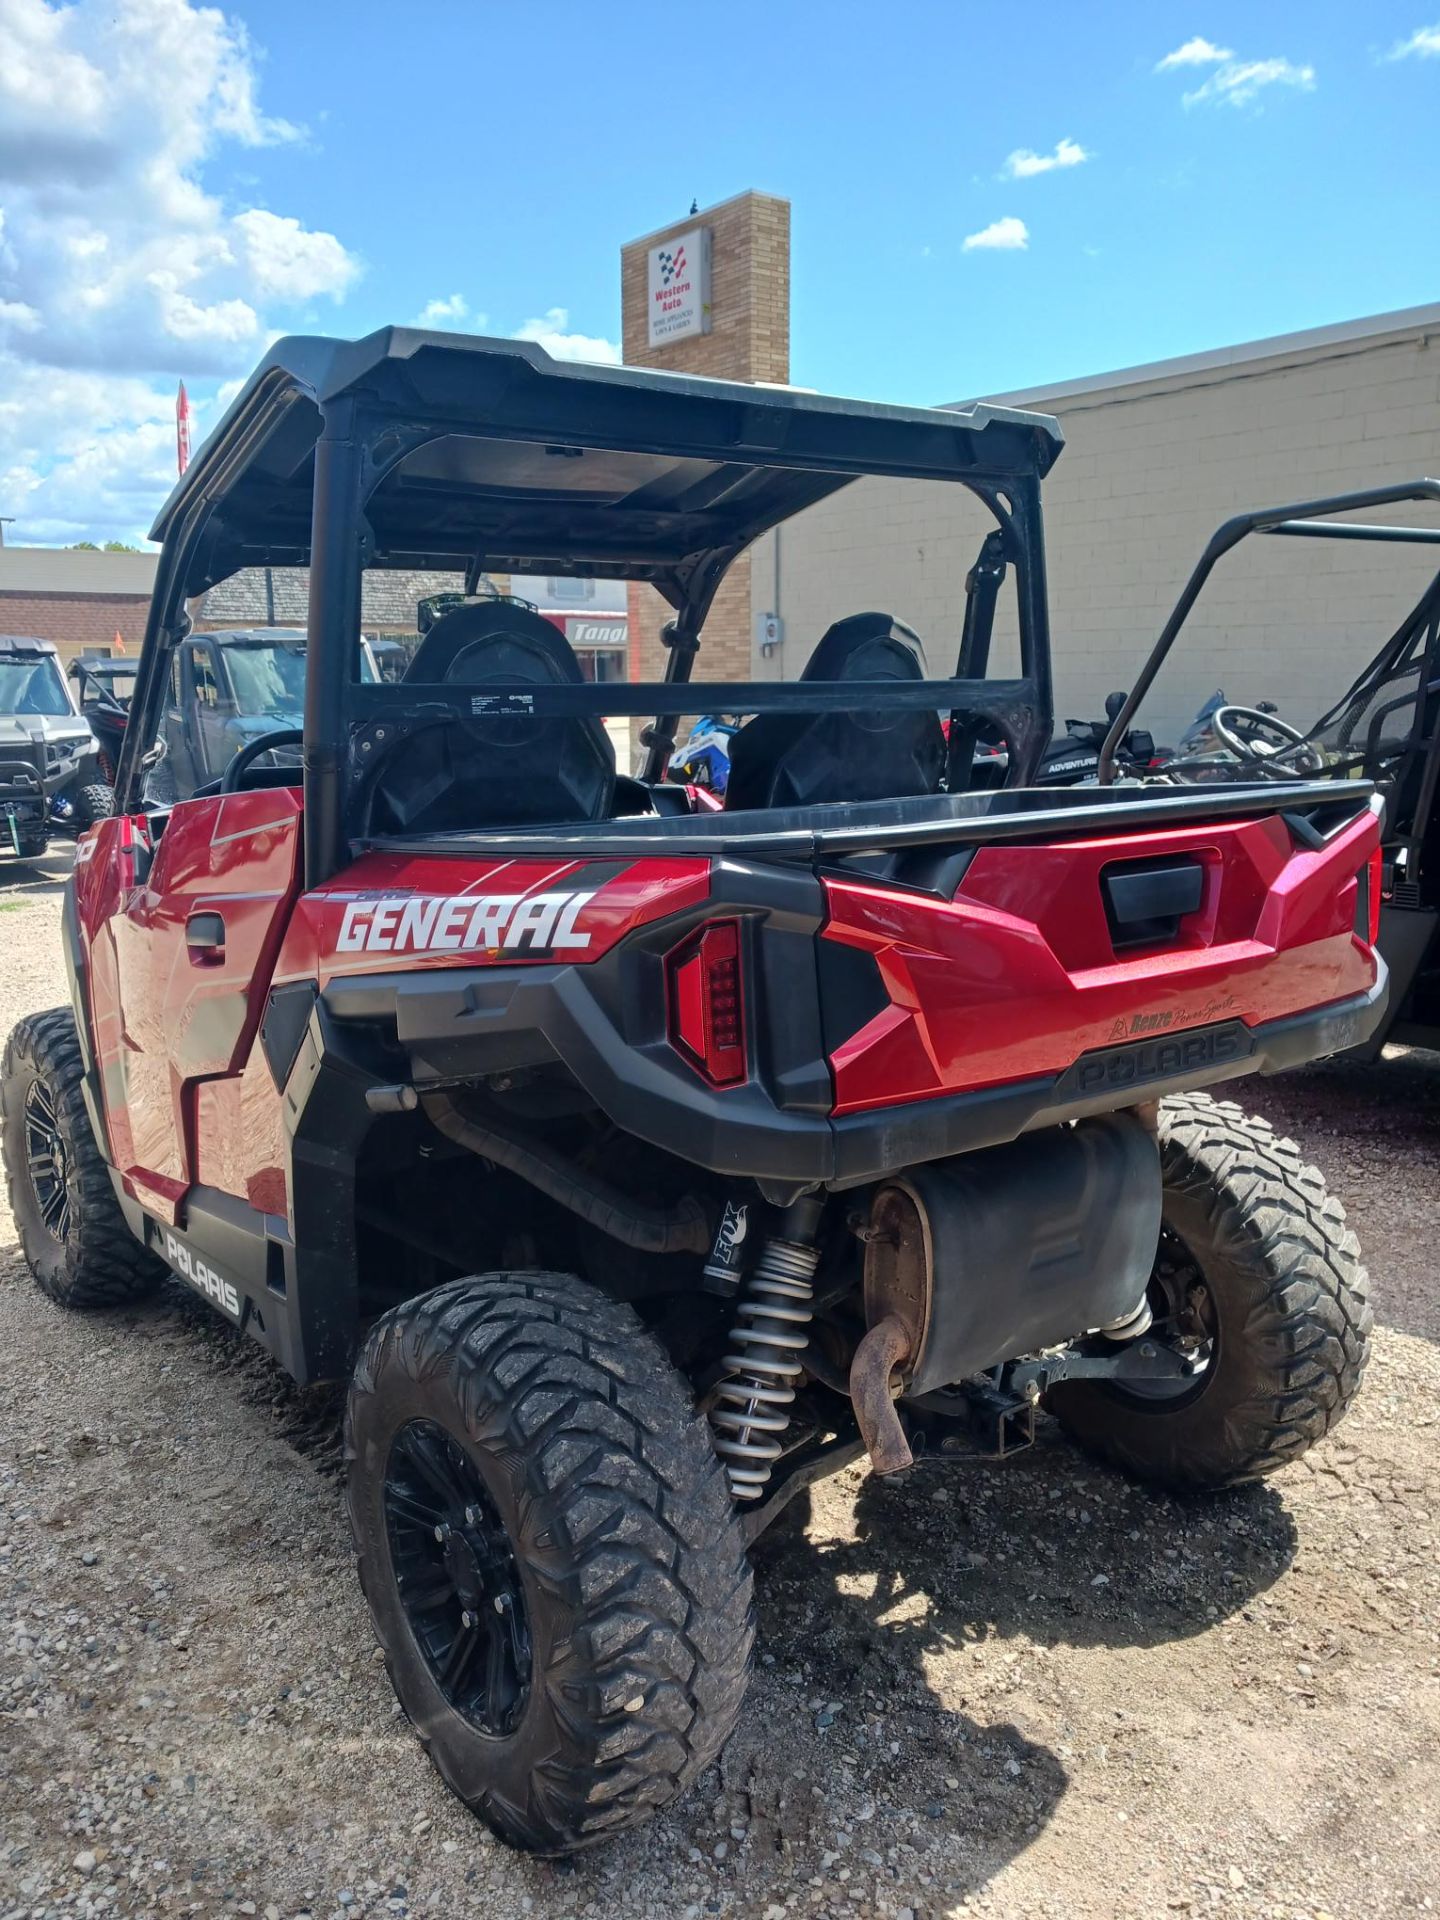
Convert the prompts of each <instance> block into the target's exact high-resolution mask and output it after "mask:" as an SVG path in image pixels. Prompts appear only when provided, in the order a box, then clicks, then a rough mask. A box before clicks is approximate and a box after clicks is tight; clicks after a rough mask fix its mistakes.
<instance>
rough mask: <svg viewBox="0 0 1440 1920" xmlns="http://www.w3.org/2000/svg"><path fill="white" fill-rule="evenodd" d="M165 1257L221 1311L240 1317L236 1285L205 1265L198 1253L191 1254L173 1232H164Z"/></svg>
mask: <svg viewBox="0 0 1440 1920" xmlns="http://www.w3.org/2000/svg"><path fill="white" fill-rule="evenodd" d="M165 1258H166V1259H167V1260H168V1261H169V1262H170V1264H171V1266H172V1267H174V1269H175V1271H176V1272H177V1273H178V1274H179V1275H180V1277H181V1279H182V1280H188V1281H189V1282H190V1284H191V1286H192V1287H194V1289H195V1291H196V1292H197V1293H201V1294H204V1296H205V1298H206V1299H207V1300H211V1301H213V1302H214V1303H215V1305H216V1306H217V1307H219V1309H220V1311H221V1312H222V1313H228V1314H229V1316H230V1318H231V1319H232V1320H238V1319H239V1318H240V1295H239V1294H238V1292H237V1291H236V1290H235V1288H234V1287H233V1286H232V1285H231V1284H230V1282H229V1281H228V1280H226V1279H225V1278H223V1276H222V1275H220V1274H218V1273H216V1271H215V1269H214V1268H213V1267H209V1266H206V1264H205V1262H204V1261H203V1260H202V1259H201V1258H200V1256H199V1254H197V1253H192V1252H191V1251H190V1249H189V1247H187V1246H186V1245H185V1242H184V1241H183V1240H177V1239H176V1238H175V1236H174V1234H173V1233H167V1234H166V1235H165Z"/></svg>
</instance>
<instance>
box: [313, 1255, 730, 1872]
mask: <svg viewBox="0 0 1440 1920" xmlns="http://www.w3.org/2000/svg"><path fill="white" fill-rule="evenodd" d="M345 1452H346V1461H347V1465H348V1487H347V1498H348V1503H349V1511H350V1525H351V1530H352V1532H353V1535H354V1539H355V1548H356V1553H357V1556H358V1559H359V1567H360V1579H361V1584H362V1586H363V1587H364V1590H365V1596H366V1599H367V1600H368V1601H369V1603H370V1610H371V1613H372V1615H373V1616H374V1621H375V1629H376V1633H377V1635H378V1637H379V1640H380V1644H381V1646H382V1647H383V1648H384V1651H385V1656H386V1662H387V1665H388V1667H389V1671H390V1677H391V1680H392V1682H393V1684H394V1687H395V1691H396V1693H397V1695H398V1696H399V1698H400V1702H401V1704H402V1706H403V1707H404V1708H405V1711H406V1712H407V1713H408V1714H409V1716H410V1719H411V1720H412V1721H413V1723H414V1725H415V1727H416V1730H417V1731H418V1733H419V1735H420V1738H421V1740H422V1741H423V1743H424V1745H425V1747H426V1749H427V1750H428V1752H429V1754H430V1757H431V1759H432V1760H433V1761H434V1763H435V1765H436V1767H437V1768H438V1769H439V1771H440V1773H441V1775H442V1776H443V1777H444V1779H445V1781H446V1783H447V1785H448V1786H449V1787H450V1788H451V1789H452V1790H453V1791H454V1792H455V1793H456V1794H458V1795H459V1797H460V1798H461V1799H462V1800H464V1801H465V1802H466V1804H467V1805H468V1806H470V1807H471V1808H472V1810H473V1811H474V1812H476V1813H477V1814H479V1815H480V1817H481V1818H482V1819H483V1820H484V1821H486V1823H487V1824H488V1825H489V1826H491V1827H493V1828H494V1830H495V1831H496V1832H497V1833H498V1834H500V1835H501V1837H502V1838H503V1839H505V1840H508V1841H509V1842H510V1843H511V1844H512V1845H514V1846H519V1847H524V1848H527V1849H530V1850H532V1851H535V1852H543V1853H566V1852H571V1851H573V1850H575V1849H577V1848H580V1847H584V1846H588V1845H592V1844H593V1843H595V1842H596V1841H599V1840H603V1839H607V1838H609V1837H610V1836H611V1835H612V1834H615V1833H618V1832H620V1831H622V1830H623V1829H624V1828H626V1827H630V1826H633V1825H635V1824H636V1823H637V1822H639V1821H640V1820H642V1819H644V1818H646V1817H647V1816H648V1815H649V1814H650V1813H652V1812H654V1811H655V1810H656V1809H657V1808H659V1807H663V1806H665V1805H666V1804H667V1803H668V1802H669V1801H671V1800H672V1799H674V1798H675V1796H676V1795H677V1794H678V1793H680V1792H681V1791H683V1789H684V1788H685V1787H687V1786H688V1785H689V1784H690V1782H691V1781H692V1780H694V1778H695V1777H696V1775H697V1774H698V1773H699V1772H700V1770H701V1769H702V1768H703V1767H704V1766H705V1765H706V1764H707V1763H708V1762H709V1761H710V1760H711V1759H713V1758H714V1756H715V1754H716V1753H717V1752H718V1751H719V1749H720V1747H721V1745H722V1744H723V1742H724V1740H725V1738H726V1736H727V1734H728V1733H729V1731H730V1729H731V1727H732V1726H733V1724H734V1721H735V1717H736V1715H737V1713H738V1712H739V1709H740V1703H741V1700H742V1699H743V1697H744V1692H745V1684H746V1680H747V1677H748V1672H749V1663H750V1652H751V1645H752V1641H753V1637H754V1622H753V1612H752V1605H751V1578H750V1570H749V1566H748V1563H747V1561H746V1557H745V1551H744V1546H743V1543H742V1540H741V1533H740V1527H739V1524H738V1522H737V1520H736V1518H735V1515H734V1510H733V1508H732V1505H731V1501H730V1495H729V1492H728V1490H727V1488H726V1484H725V1477H724V1474H723V1472H722V1470H721V1468H720V1465H719V1463H718V1461H717V1459H716V1457H715V1454H714V1452H713V1450H712V1448H711V1445H710V1440H709V1436H708V1434H707V1432H706V1429H705V1427H704V1425H703V1423H702V1422H701V1421H700V1420H699V1419H698V1418H697V1416H696V1414H695V1411H694V1408H693V1406H692V1404H691V1399H690V1393H689V1389H688V1387H687V1385H686V1383H685V1381H684V1380H683V1378H682V1377H681V1376H680V1374H678V1373H677V1372H676V1371H675V1369H674V1368H673V1367H672V1366H671V1365H670V1363H669V1362H668V1360H667V1359H666V1358H665V1355H664V1354H663V1352H662V1351H661V1349H660V1347H659V1346H658V1344H657V1343H656V1342H655V1341H654V1340H653V1339H652V1338H651V1336H650V1335H649V1334H647V1333H646V1332H645V1331H644V1329H643V1328H642V1327H641V1325H640V1322H639V1320H638V1319H637V1318H636V1316H635V1314H634V1313H633V1312H632V1311H631V1309H630V1308H629V1307H627V1306H623V1305H620V1304H618V1303H616V1302H614V1301H612V1300H609V1299H607V1298H606V1297H605V1296H604V1295H603V1294H601V1293H599V1292H598V1291H597V1290H596V1289H595V1288H593V1287H590V1286H587V1285H586V1284H585V1283H584V1282H583V1281H580V1280H576V1279H574V1278H572V1277H571V1276H569V1275H566V1274H554V1273H540V1272H518V1273H497V1274H486V1275H483V1276H481V1277H479V1278H476V1279H468V1280H460V1281H456V1282H455V1283H454V1284H453V1285H450V1286H446V1287H441V1288H439V1289H437V1290H436V1291H435V1292H434V1293H430V1294H426V1295H423V1296H422V1297H421V1298H420V1299H418V1300H413V1301H409V1302H407V1303H406V1304H405V1305H404V1306H401V1307H398V1308H396V1309H395V1310H394V1311H393V1312H391V1313H389V1314H387V1315H385V1317H384V1318H383V1319H382V1320H380V1321H379V1322H378V1323H377V1324H376V1326H375V1328H374V1330H373V1331H372V1333H371V1336H370V1339H369V1341H368V1342H367V1344H366V1348H365V1351H364V1353H363V1355H362V1356H361V1360H360V1363H359V1366H358V1367H357V1369H356V1374H355V1380H354V1384H353V1386H352V1389H351V1394H350V1403H349V1408H348V1412H347V1416H346V1428H345Z"/></svg>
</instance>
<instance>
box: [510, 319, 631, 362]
mask: <svg viewBox="0 0 1440 1920" xmlns="http://www.w3.org/2000/svg"><path fill="white" fill-rule="evenodd" d="M569 327H570V315H569V312H568V311H567V310H566V308H564V307H551V308H549V309H548V311H547V312H545V313H544V314H542V315H541V316H540V318H539V319H537V320H527V321H526V322H525V324H524V326H523V327H517V328H516V329H515V331H514V333H512V334H511V336H510V338H511V339H512V340H534V341H535V342H537V344H538V345H540V346H542V347H544V349H545V351H546V352H547V353H549V354H553V355H554V356H555V358H556V359H557V360H595V361H598V362H599V363H600V365H601V366H604V367H618V366H619V364H620V349H619V347H618V346H617V345H616V344H615V342H614V341H613V340H601V339H597V338H596V337H595V336H594V335H592V334H588V333H571V332H570V331H569Z"/></svg>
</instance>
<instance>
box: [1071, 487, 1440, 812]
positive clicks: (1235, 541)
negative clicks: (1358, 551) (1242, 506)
mask: <svg viewBox="0 0 1440 1920" xmlns="http://www.w3.org/2000/svg"><path fill="white" fill-rule="evenodd" d="M1406 500H1420V501H1429V502H1431V504H1434V503H1436V502H1440V480H1430V479H1420V480H1408V481H1403V482H1401V483H1399V484H1397V485H1395V486H1389V487H1369V488H1365V489H1363V490H1361V491H1360V492H1356V493H1336V494H1331V495H1329V496H1328V497H1327V498H1326V499H1324V500H1303V501H1300V502H1298V503H1296V504H1294V505H1292V506H1288V507H1261V508H1259V509H1257V510H1255V511H1253V512H1250V513H1237V514H1236V515H1235V516H1234V517H1233V518H1232V519H1229V520H1227V521H1225V522H1224V524H1223V525H1222V526H1220V527H1218V528H1217V529H1216V530H1215V532H1214V533H1213V534H1211V536H1210V539H1209V542H1208V544H1207V545H1206V548H1205V551H1204V552H1203V553H1202V554H1201V556H1200V558H1199V560H1197V561H1196V563H1195V568H1194V571H1193V572H1192V573H1191V575H1190V578H1189V579H1188V580H1187V581H1186V582H1185V585H1184V588H1183V589H1182V590H1181V594H1180V598H1179V599H1178V600H1177V601H1176V602H1175V605H1174V607H1173V609H1172V610H1171V614H1170V618H1169V619H1168V620H1167V621H1166V622H1165V625H1164V626H1163V627H1162V628H1161V630H1160V636H1159V638H1158V639H1157V640H1156V642H1155V644H1154V646H1153V647H1152V648H1151V649H1150V653H1149V656H1148V658H1147V659H1146V661H1145V664H1144V666H1143V667H1142V668H1141V669H1140V672H1139V673H1138V674H1137V675H1136V677H1135V681H1134V684H1133V685H1132V687H1131V689H1130V693H1129V697H1128V698H1127V700H1126V702H1125V704H1124V706H1123V707H1121V709H1120V711H1119V712H1118V713H1117V714H1116V716H1115V718H1114V720H1113V721H1112V722H1111V723H1110V731H1109V732H1108V733H1107V734H1106V736H1105V744H1104V745H1103V746H1102V747H1101V749H1100V765H1099V768H1098V779H1099V782H1100V785H1101V786H1102V787H1103V786H1109V785H1110V784H1111V782H1112V781H1113V780H1114V778H1115V759H1116V755H1117V754H1118V752H1119V750H1120V743H1121V741H1122V740H1123V739H1124V738H1125V735H1126V733H1127V732H1128V731H1129V728H1130V723H1131V721H1132V720H1133V719H1134V716H1135V713H1136V711H1137V709H1138V708H1139V706H1140V703H1141V701H1142V700H1144V698H1145V696H1146V694H1147V693H1148V692H1149V691H1150V688H1151V687H1152V686H1153V685H1154V682H1155V677H1156V675H1157V674H1158V673H1159V671H1160V669H1161V667H1163V666H1164V664H1165V661H1166V660H1167V658H1168V657H1169V654H1170V649H1171V648H1172V647H1173V646H1174V644H1175V642H1176V640H1177V639H1178V638H1179V636H1180V629H1181V628H1182V627H1183V626H1184V624H1185V622H1186V620H1188V619H1189V617H1190V612H1191V609H1192V608H1193V607H1194V605H1195V602H1196V601H1197V600H1198V599H1199V598H1200V593H1201V590H1202V588H1203V587H1204V585H1205V582H1206V581H1207V580H1208V579H1209V578H1210V575H1211V573H1212V571H1213V570H1214V567H1215V564H1216V562H1217V561H1219V560H1222V559H1223V558H1224V556H1225V555H1226V554H1227V553H1229V552H1230V550H1231V548H1232V547H1238V546H1239V544H1240V542H1241V541H1242V540H1244V539H1246V538H1247V537H1248V536H1249V535H1250V534H1252V533H1264V534H1280V535H1289V536H1293V537H1298V538H1306V539H1319V540H1379V541H1389V542H1392V543H1396V544H1403V545H1423V546H1440V527H1383V526H1377V525H1375V524H1373V523H1371V522H1368V521H1363V520H1360V521H1356V520H1346V521H1331V520H1330V519H1329V517H1328V516H1329V515H1330V514H1332V513H1358V512H1361V511H1363V510H1364V509H1366V508H1368V507H1392V506H1397V505H1399V504H1400V503H1401V502H1402V501H1406ZM1434 591H1435V588H1434V586H1433V585H1432V587H1431V588H1430V589H1429V590H1428V594H1427V597H1428V596H1429V595H1433V594H1434ZM1423 604H1424V603H1423V602H1422V605H1423ZM1417 611H1418V610H1417ZM1412 618H1413V616H1412ZM1410 624H1411V623H1410V621H1407V622H1406V624H1405V628H1402V630H1401V633H1402V634H1403V633H1404V632H1405V631H1406V630H1407V629H1408V628H1409V626H1410ZM1400 637H1401V635H1398V634H1397V635H1396V639H1397V640H1398V639H1399V638H1400ZM1393 645H1394V642H1393V641H1392V642H1389V643H1387V645H1386V647H1385V649H1384V650H1383V652H1382V656H1381V658H1382V659H1383V658H1384V657H1385V656H1386V655H1388V654H1389V653H1390V651H1391V647H1392V646H1393ZM1377 664H1378V663H1377V662H1371V664H1370V666H1368V667H1367V668H1366V669H1365V672H1364V673H1363V674H1362V675H1361V677H1360V680H1359V681H1357V682H1356V683H1355V685H1354V686H1353V687H1352V688H1351V689H1350V691H1349V693H1347V694H1346V695H1345V697H1344V700H1342V701H1341V702H1339V703H1338V704H1337V707H1336V708H1334V709H1332V712H1334V711H1338V710H1339V707H1340V706H1343V705H1345V704H1346V703H1347V702H1348V701H1349V700H1350V699H1352V698H1353V697H1354V695H1355V694H1356V693H1357V692H1358V691H1359V689H1360V685H1361V682H1362V681H1363V680H1364V679H1365V678H1367V677H1368V675H1369V674H1370V673H1371V671H1372V670H1373V669H1374V667H1375V666H1376V665H1377ZM1329 717H1330V715H1328V714H1327V715H1326V716H1325V719H1322V720H1321V721H1320V722H1318V723H1317V726H1316V727H1314V728H1312V729H1311V731H1312V733H1313V732H1316V731H1318V729H1319V727H1320V726H1323V725H1324V724H1325V721H1326V720H1328V718H1329Z"/></svg>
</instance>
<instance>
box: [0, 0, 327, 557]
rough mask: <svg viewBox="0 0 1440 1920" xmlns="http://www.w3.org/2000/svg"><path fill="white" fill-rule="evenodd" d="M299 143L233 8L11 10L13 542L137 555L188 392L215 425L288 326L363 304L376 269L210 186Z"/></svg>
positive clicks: (7, 209) (7, 205)
mask: <svg viewBox="0 0 1440 1920" xmlns="http://www.w3.org/2000/svg"><path fill="white" fill-rule="evenodd" d="M299 137H300V132H299V129H297V128H295V127H294V126H292V125H290V124H289V123H288V122H287V121H283V120H279V119H276V118H274V117H272V116H270V115H267V114H266V113H264V112H263V111H262V108H261V105H260V101H259V96H258V88H257V81H256V69H255V61H254V57H253V55H252V52H251V49H250V47H249V45H248V42H247V40H246V38H245V33H244V29H243V27H241V26H240V25H239V24H238V23H237V22H235V21H233V20H231V19H229V18H227V16H226V15H225V14H224V13H223V12H221V11H220V10H219V9H218V8H217V7H214V6H200V5H196V4H193V3H192V0H78V3H77V4H73V5H61V4H58V3H57V0H0V207H3V213H0V512H3V513H13V514H15V515H16V516H17V519H18V524H17V525H16V527H15V528H14V530H13V533H12V538H15V539H18V540H46V539H53V540H62V539H79V538H82V537H98V538H105V537H109V536H112V535H113V536H117V537H119V536H124V537H132V538H133V537H134V535H135V533H136V532H137V531H139V530H141V529H143V527H144V526H145V525H147V524H148V522H149V520H150V518H151V515H152V513H153V510H154V508H155V507H156V506H157V505H158V503H159V502H160V500H162V499H163V497H164V495H165V493H166V491H167V490H168V487H169V485H170V483H171V482H172V480H173V478H174V443H173V436H174V425H173V405H174V392H175V381H176V379H177V378H178V377H179V376H180V375H182V374H183V375H184V376H185V378H186V379H187V380H189V381H190V382H192V383H194V384H193V385H192V393H194V395H195V399H196V403H197V410H199V411H201V412H202V420H203V417H204V412H203V409H204V396H203V387H204V384H205V381H206V378H207V376H210V377H217V376H222V375H232V374H237V373H240V372H242V371H244V370H246V369H248V368H249V367H250V366H251V365H252V364H253V363H254V361H255V360H256V359H257V358H258V357H259V355H260V353H261V352H263V351H264V348H265V346H266V345H267V344H268V342H269V341H270V340H272V339H273V338H274V337H275V334H276V332H277V330H279V327H280V325H281V323H283V322H284V321H285V320H286V319H288V318H289V314H288V313H287V311H286V310H287V309H289V308H293V307H297V306H302V305H304V304H307V303H310V302H312V301H314V300H317V299H321V298H328V299H332V300H340V299H342V298H343V297H344V295H345V293H346V291H347V290H348V289H349V287H350V286H351V285H352V284H353V282H354V280H355V278H356V276H357V274H358V273H359V270H360V268H359V262H358V260H357V259H356V257H355V255H354V254H352V253H351V252H350V250H349V249H348V248H347V247H346V246H345V245H344V244H343V243H342V241H341V240H340V239H339V238H338V237H337V236H336V235H335V234H332V233H325V232H318V231H313V230H311V229H309V228H307V227H305V226H304V225H303V224H302V223H301V221H299V220H298V219H295V218H293V217H290V216H287V215H282V214H278V213H273V212H271V211H269V210H268V209H266V208H263V207H248V208H246V207H243V206H242V207H240V208H239V209H236V208H234V207H232V206H230V205H227V204H226V202H225V201H224V200H222V199H221V198H220V197H219V196H218V195H217V194H216V193H214V192H213V191H211V190H210V189H209V187H208V186H207V184H206V181H205V177H204V176H205V169H206V166H207V163H209V162H210V161H212V160H214V159H215V158H217V157H218V156H221V155H228V154H232V153H233V152H234V151H235V150H236V149H237V148H254V147H264V146H273V145H276V144H280V143H284V142H293V141H295V140H296V139H298V138H299ZM196 387H199V388H200V389H201V390H202V391H200V392H196V391H195V388H196ZM197 424H199V423H197Z"/></svg>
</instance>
